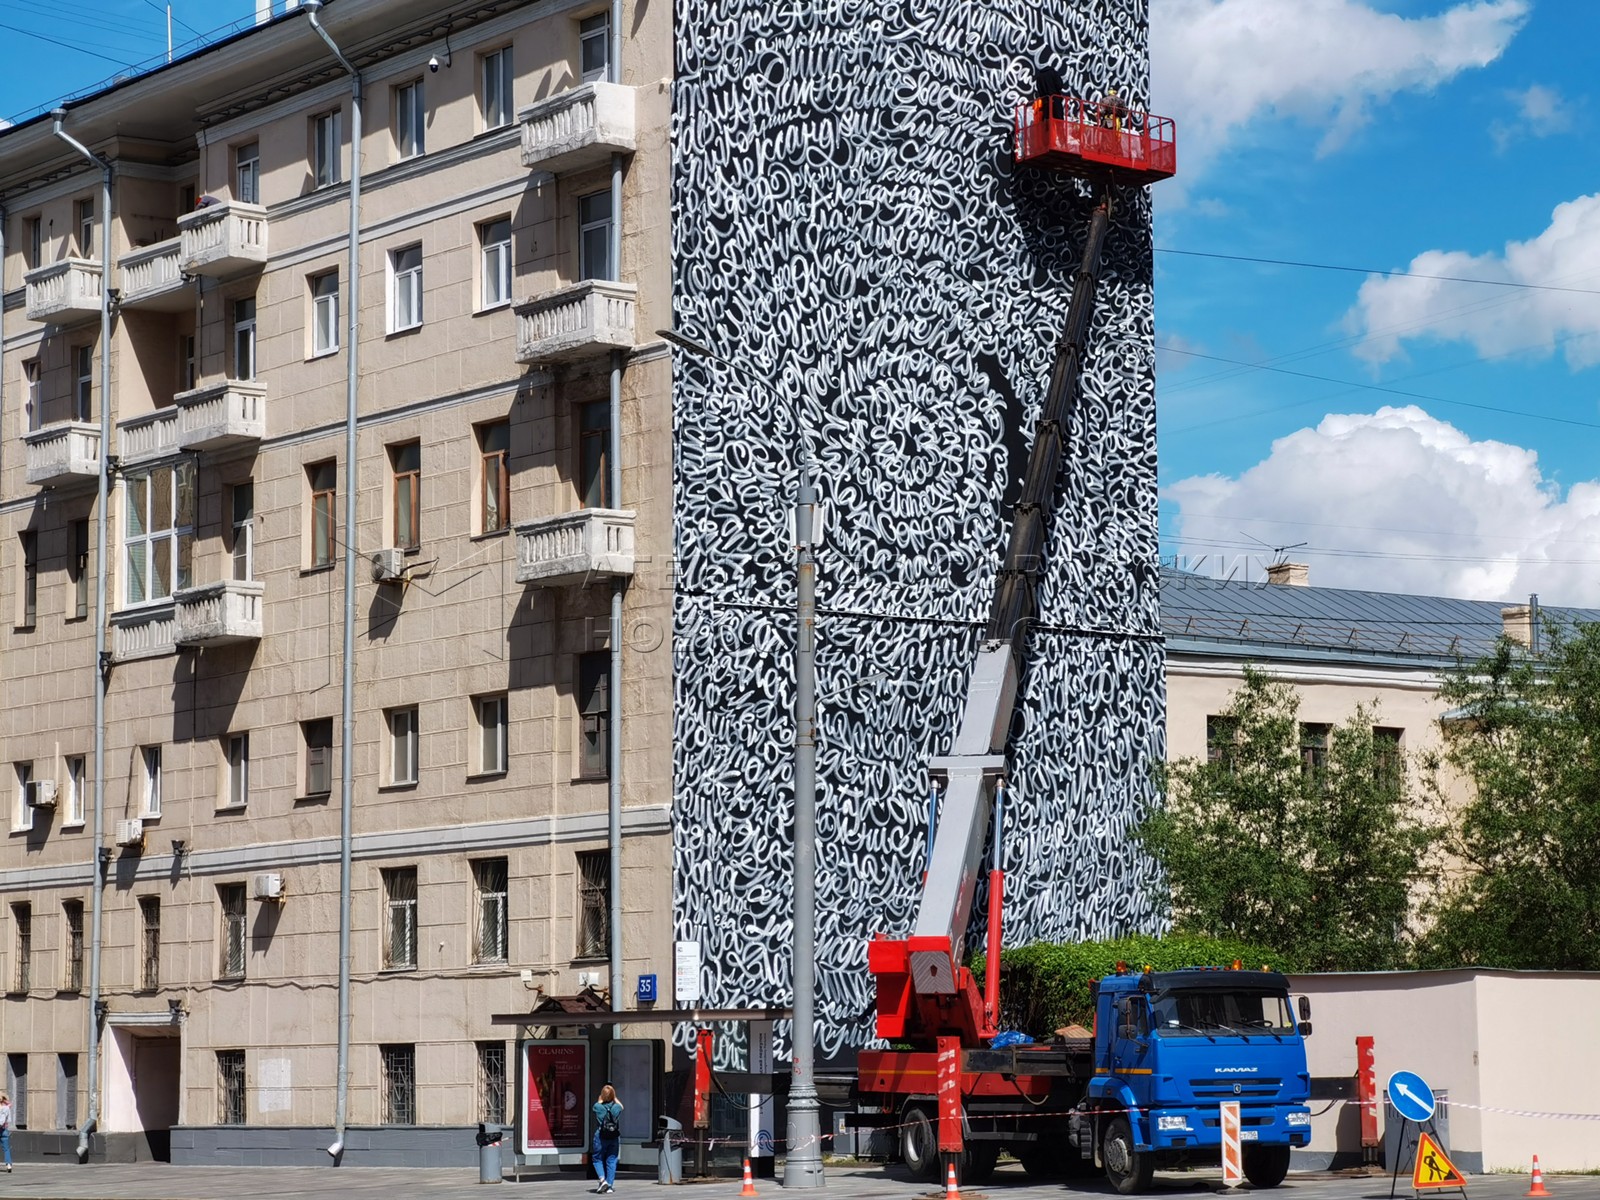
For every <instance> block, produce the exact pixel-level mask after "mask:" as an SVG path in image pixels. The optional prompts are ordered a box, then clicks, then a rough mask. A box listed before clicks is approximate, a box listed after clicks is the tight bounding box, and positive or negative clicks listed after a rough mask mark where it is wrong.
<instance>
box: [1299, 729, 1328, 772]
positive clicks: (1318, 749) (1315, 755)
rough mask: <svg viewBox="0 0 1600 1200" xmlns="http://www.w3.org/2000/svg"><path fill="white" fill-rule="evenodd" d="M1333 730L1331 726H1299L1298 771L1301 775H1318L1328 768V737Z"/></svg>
mask: <svg viewBox="0 0 1600 1200" xmlns="http://www.w3.org/2000/svg"><path fill="white" fill-rule="evenodd" d="M1332 730H1333V727H1332V726H1331V725H1321V724H1312V725H1301V726H1300V771H1301V773H1302V774H1305V775H1311V774H1315V773H1320V772H1322V771H1324V770H1326V769H1327V766H1328V735H1329V733H1331V732H1332Z"/></svg>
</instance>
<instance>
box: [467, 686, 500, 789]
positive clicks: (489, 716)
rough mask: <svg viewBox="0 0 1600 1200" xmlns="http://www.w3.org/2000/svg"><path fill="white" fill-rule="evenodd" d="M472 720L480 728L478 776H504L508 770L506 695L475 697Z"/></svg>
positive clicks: (473, 699)
mask: <svg viewBox="0 0 1600 1200" xmlns="http://www.w3.org/2000/svg"><path fill="white" fill-rule="evenodd" d="M472 719H473V723H474V724H476V725H477V727H478V755H477V758H478V761H477V764H476V766H477V768H478V769H477V774H479V775H503V774H505V770H506V695H505V693H504V692H502V693H500V694H499V695H497V696H474V697H473V698H472Z"/></svg>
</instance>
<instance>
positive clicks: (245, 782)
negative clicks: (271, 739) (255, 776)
mask: <svg viewBox="0 0 1600 1200" xmlns="http://www.w3.org/2000/svg"><path fill="white" fill-rule="evenodd" d="M226 740H227V760H228V791H227V795H226V798H225V799H224V803H225V804H226V805H227V806H228V807H229V808H243V807H244V806H245V805H246V804H249V803H250V735H249V734H248V733H230V734H229V735H228V736H227V739H226Z"/></svg>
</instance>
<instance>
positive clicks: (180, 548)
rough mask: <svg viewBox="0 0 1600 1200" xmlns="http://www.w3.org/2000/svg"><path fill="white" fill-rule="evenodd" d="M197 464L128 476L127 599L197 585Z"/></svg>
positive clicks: (140, 600)
mask: <svg viewBox="0 0 1600 1200" xmlns="http://www.w3.org/2000/svg"><path fill="white" fill-rule="evenodd" d="M194 478H195V471H194V462H193V460H192V459H183V460H181V461H180V462H178V463H175V464H174V465H172V466H168V467H152V468H151V469H150V470H148V471H143V472H140V473H138V474H132V475H127V476H125V477H124V479H123V485H122V488H123V491H122V495H123V520H124V525H125V528H124V530H123V535H122V544H123V561H124V564H125V565H126V568H127V571H126V578H125V579H124V580H123V584H122V587H123V599H124V601H125V602H126V603H127V604H130V605H134V604H149V603H151V602H152V601H156V600H164V599H166V598H167V597H168V596H170V595H172V593H173V592H175V591H179V590H181V589H183V588H186V587H191V586H193V583H194V570H193V560H194Z"/></svg>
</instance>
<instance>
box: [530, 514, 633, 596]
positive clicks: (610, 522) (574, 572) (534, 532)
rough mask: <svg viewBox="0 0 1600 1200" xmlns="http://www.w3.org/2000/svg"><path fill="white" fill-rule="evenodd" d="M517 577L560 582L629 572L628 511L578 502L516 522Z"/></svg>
mask: <svg viewBox="0 0 1600 1200" xmlns="http://www.w3.org/2000/svg"><path fill="white" fill-rule="evenodd" d="M516 528H517V582H518V583H531V584H533V585H534V586H535V587H563V586H566V585H568V584H574V583H585V582H587V581H589V580H592V579H609V578H611V577H613V576H619V575H620V576H627V577H631V576H632V575H633V513H632V511H631V510H629V511H624V510H621V509H615V508H584V509H580V510H578V511H577V512H571V513H562V514H561V515H560V516H555V517H545V518H544V519H543V520H539V521H529V522H527V523H526V524H523V525H518V526H517V527H516Z"/></svg>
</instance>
